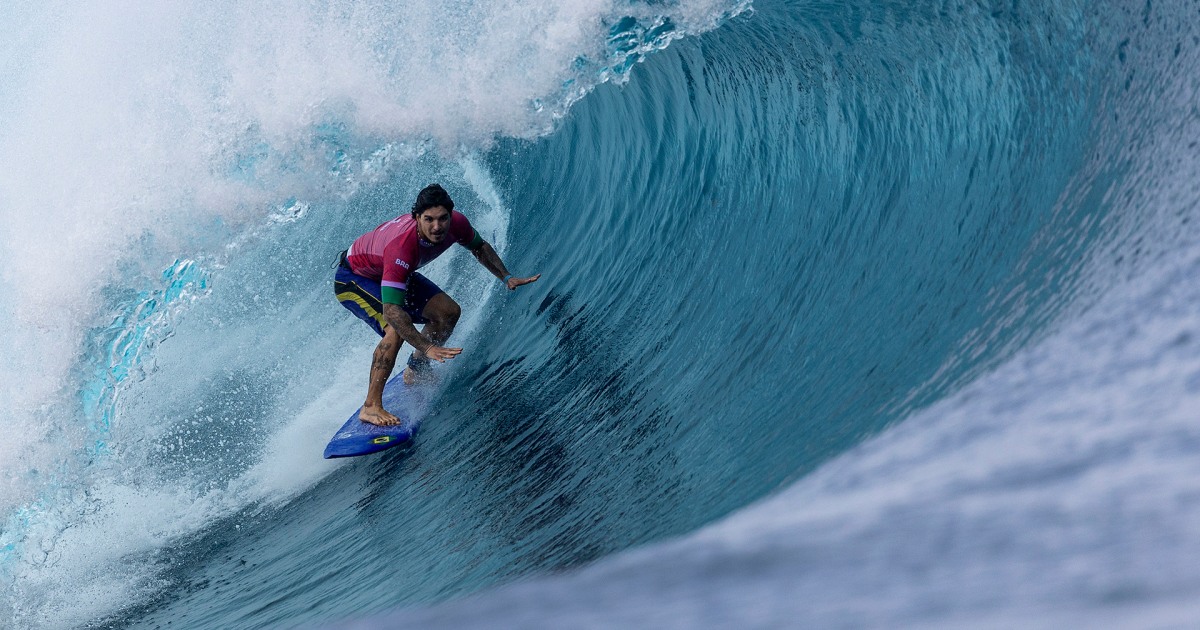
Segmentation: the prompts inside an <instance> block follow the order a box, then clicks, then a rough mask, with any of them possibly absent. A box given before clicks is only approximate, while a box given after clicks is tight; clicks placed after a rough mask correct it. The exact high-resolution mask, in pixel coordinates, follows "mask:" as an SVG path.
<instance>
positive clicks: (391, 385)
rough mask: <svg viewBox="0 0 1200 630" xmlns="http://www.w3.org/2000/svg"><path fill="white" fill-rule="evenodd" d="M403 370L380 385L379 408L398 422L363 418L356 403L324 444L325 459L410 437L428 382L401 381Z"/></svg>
mask: <svg viewBox="0 0 1200 630" xmlns="http://www.w3.org/2000/svg"><path fill="white" fill-rule="evenodd" d="M403 372H404V371H403V370H399V373H397V374H396V375H395V376H393V377H392V378H391V380H389V381H388V382H387V384H386V385H384V386H383V408H384V409H387V410H388V411H390V412H392V413H393V414H395V416H396V417H397V418H400V424H397V425H394V426H390V427H380V426H376V425H373V424H369V423H366V422H363V421H362V420H360V419H359V417H358V414H359V413H360V412H361V411H362V407H359V408H358V411H355V412H354V415H352V416H350V419H349V420H347V421H346V424H343V425H342V428H340V429H338V431H337V433H334V434H333V439H331V440H329V444H328V445H326V446H325V459H333V458H335V457H357V456H359V455H370V454H371V453H378V452H379V451H383V450H387V449H389V448H393V447H396V446H400V445H401V444H406V443H408V442H409V441H410V440H412V437H413V435H414V434H416V432H417V428H418V427H420V426H421V418H422V417H424V415H425V412H426V410H427V409H428V406H429V395H430V385H428V384H417V385H405V384H404V378H403V376H402V375H403Z"/></svg>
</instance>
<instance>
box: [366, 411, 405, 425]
mask: <svg viewBox="0 0 1200 630" xmlns="http://www.w3.org/2000/svg"><path fill="white" fill-rule="evenodd" d="M358 419H359V420H362V421H363V422H367V423H370V424H373V425H375V426H380V427H391V426H395V425H397V424H400V418H397V417H396V416H393V415H392V414H390V413H388V412H387V411H385V410H383V409H381V408H379V407H374V408H368V407H363V410H362V411H360V412H359V413H358Z"/></svg>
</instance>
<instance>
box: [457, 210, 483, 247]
mask: <svg viewBox="0 0 1200 630" xmlns="http://www.w3.org/2000/svg"><path fill="white" fill-rule="evenodd" d="M450 233H451V234H453V235H454V240H455V241H456V242H457V243H458V244H459V245H462V246H463V247H466V248H467V249H470V250H475V249H478V248H479V246H480V245H483V237H482V236H480V235H479V232H477V231H475V228H474V227H472V226H471V221H470V220H468V219H467V217H466V216H465V215H463V214H462V213H461V212H454V213H453V214H451V215H450Z"/></svg>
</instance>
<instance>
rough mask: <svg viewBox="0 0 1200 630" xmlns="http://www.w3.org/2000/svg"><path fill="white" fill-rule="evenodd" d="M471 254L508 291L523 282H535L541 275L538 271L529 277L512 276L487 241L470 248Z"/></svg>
mask: <svg viewBox="0 0 1200 630" xmlns="http://www.w3.org/2000/svg"><path fill="white" fill-rule="evenodd" d="M471 254H473V255H474V256H475V260H478V261H479V264H481V265H483V266H484V267H485V268H486V269H487V270H488V271H490V272H492V275H493V276H496V277H497V278H499V279H501V280H503V281H504V284H505V286H507V287H508V290H509V291H512V290H513V289H515V288H517V287H519V286H521V285H523V284H529V283H530V282H537V279H538V278H541V277H542V274H540V273H539V274H537V275H536V276H531V277H529V278H516V277H513V275H512V274H510V273H508V269H507V268H506V267H505V266H504V261H502V260H500V254H497V253H496V250H495V249H493V248H492V244H491V243H489V242H487V241H483V243H481V244H480V245H479V247H476V248H475V249H472V250H471Z"/></svg>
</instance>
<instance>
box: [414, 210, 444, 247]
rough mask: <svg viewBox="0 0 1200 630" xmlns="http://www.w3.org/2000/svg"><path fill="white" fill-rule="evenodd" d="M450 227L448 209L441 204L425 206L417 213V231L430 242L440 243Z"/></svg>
mask: <svg viewBox="0 0 1200 630" xmlns="http://www.w3.org/2000/svg"><path fill="white" fill-rule="evenodd" d="M449 229H450V211H449V210H447V209H445V208H443V207H442V206H434V207H432V208H426V209H425V210H423V211H422V212H421V214H418V215H417V231H418V232H420V233H421V238H423V239H425V240H427V241H429V242H430V243H434V244H437V243H441V242H442V239H444V238H446V233H447V232H448V230H449Z"/></svg>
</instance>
